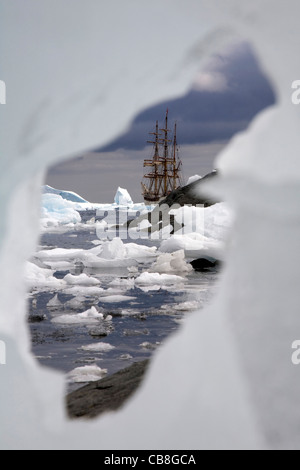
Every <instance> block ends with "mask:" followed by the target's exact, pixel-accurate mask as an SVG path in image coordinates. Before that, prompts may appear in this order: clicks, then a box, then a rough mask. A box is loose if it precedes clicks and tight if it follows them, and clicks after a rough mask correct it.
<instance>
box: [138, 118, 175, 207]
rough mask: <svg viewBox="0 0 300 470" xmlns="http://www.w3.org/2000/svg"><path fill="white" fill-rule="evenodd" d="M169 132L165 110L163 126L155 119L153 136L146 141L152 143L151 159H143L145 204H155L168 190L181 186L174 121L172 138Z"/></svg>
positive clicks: (168, 192)
mask: <svg viewBox="0 0 300 470" xmlns="http://www.w3.org/2000/svg"><path fill="white" fill-rule="evenodd" d="M170 133H171V130H170V129H168V110H167V112H166V118H165V125H164V128H162V129H159V125H158V121H156V128H155V132H150V135H153V136H154V138H153V139H152V140H148V141H147V142H148V143H149V144H152V145H153V157H152V159H147V160H144V168H145V174H144V179H143V182H142V195H143V197H144V200H145V202H146V203H147V204H157V203H158V202H159V201H160V200H161V199H164V198H165V197H166V196H168V194H170V192H172V191H174V190H175V189H178V188H179V187H181V186H182V175H181V167H182V162H181V160H180V159H179V158H178V146H177V136H176V134H177V124H176V123H175V125H174V132H173V138H170Z"/></svg>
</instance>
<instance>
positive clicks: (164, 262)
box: [148, 250, 193, 274]
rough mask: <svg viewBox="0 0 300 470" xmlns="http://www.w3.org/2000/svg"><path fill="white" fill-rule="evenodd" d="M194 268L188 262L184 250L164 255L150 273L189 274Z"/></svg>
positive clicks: (159, 257) (158, 259) (160, 256)
mask: <svg viewBox="0 0 300 470" xmlns="http://www.w3.org/2000/svg"><path fill="white" fill-rule="evenodd" d="M192 270H193V268H192V266H191V265H190V264H189V263H187V262H186V260H185V254H184V250H179V251H176V252H174V253H163V254H161V255H159V256H158V258H157V260H156V262H155V263H154V264H153V265H152V266H151V268H150V269H149V270H148V271H149V272H150V273H181V274H183V273H189V272H191V271H192Z"/></svg>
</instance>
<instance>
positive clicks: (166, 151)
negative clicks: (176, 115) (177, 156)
mask: <svg viewBox="0 0 300 470" xmlns="http://www.w3.org/2000/svg"><path fill="white" fill-rule="evenodd" d="M168 113H169V110H168V109H167V112H166V120H165V128H164V129H160V130H161V131H162V132H164V134H165V138H164V139H162V142H163V144H164V156H163V160H164V161H163V166H164V193H165V194H167V193H168V157H169V143H170V140H169V139H168V132H170V129H168Z"/></svg>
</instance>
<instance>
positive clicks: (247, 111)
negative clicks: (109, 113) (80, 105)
mask: <svg viewBox="0 0 300 470" xmlns="http://www.w3.org/2000/svg"><path fill="white" fill-rule="evenodd" d="M273 103H274V94H273V91H272V89H271V87H270V85H269V83H268V81H267V79H266V78H265V76H264V75H263V74H262V72H261V70H260V68H259V65H258V64H257V61H256V59H255V57H254V55H253V53H252V51H251V49H250V47H249V46H248V45H247V44H246V43H240V44H235V45H232V46H231V47H227V49H226V50H224V51H222V53H221V54H218V55H214V56H213V57H212V59H211V61H210V63H209V64H208V65H207V67H206V68H205V70H204V71H202V72H201V73H199V74H198V75H197V76H196V77H195V80H194V84H193V86H192V88H191V90H190V91H189V92H188V93H187V94H186V95H185V96H183V97H181V98H178V99H176V100H173V101H168V102H163V103H161V104H159V105H156V106H153V107H151V108H149V109H147V110H145V111H144V112H142V113H141V114H139V115H138V116H136V118H135V120H134V122H133V123H132V125H131V128H130V130H129V131H128V132H127V133H126V134H125V135H122V136H120V137H119V138H118V139H116V140H115V141H114V142H111V143H110V144H109V145H107V146H106V147H105V148H102V149H95V151H94V152H89V153H87V154H84V155H82V156H81V157H79V158H77V159H73V160H71V161H68V162H64V163H62V164H60V165H57V166H55V167H53V168H51V169H50V170H49V173H48V176H47V181H46V182H47V184H49V185H50V186H53V187H55V188H58V189H68V190H72V191H75V192H77V193H79V194H80V195H81V196H83V197H85V198H86V199H87V200H89V201H91V202H112V201H113V198H114V194H115V192H116V189H117V187H118V186H121V187H124V188H127V189H128V190H129V192H130V194H131V196H132V198H133V200H134V201H136V202H139V201H141V200H142V196H141V185H140V183H141V180H142V176H143V159H144V158H150V156H151V155H152V154H151V152H152V148H151V145H147V144H146V141H147V140H148V138H149V136H148V133H149V132H151V131H153V130H154V128H155V121H156V120H159V123H160V125H163V122H164V117H165V113H166V109H167V108H168V109H169V128H172V127H173V124H174V123H175V121H176V122H177V129H178V132H177V137H178V143H179V145H180V158H181V159H182V162H183V171H184V176H185V177H186V178H188V177H189V176H192V175H194V174H199V175H204V174H206V173H208V172H209V171H211V170H212V169H213V168H214V167H215V165H214V159H215V157H216V155H217V154H218V153H219V152H220V150H221V149H222V148H223V147H224V145H226V143H227V142H228V140H229V139H230V138H231V137H232V136H233V135H234V134H235V133H236V132H238V131H240V130H242V129H245V128H246V127H247V126H248V124H249V122H250V121H251V120H252V119H253V117H254V116H255V115H256V114H257V113H258V112H259V111H260V110H261V109H263V108H265V107H267V106H270V105H272V104H273ZM100 132H101V129H99V133H100Z"/></svg>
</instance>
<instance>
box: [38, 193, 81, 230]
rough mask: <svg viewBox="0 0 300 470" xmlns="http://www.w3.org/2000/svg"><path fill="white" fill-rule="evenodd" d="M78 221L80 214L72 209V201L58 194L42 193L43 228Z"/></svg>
mask: <svg viewBox="0 0 300 470" xmlns="http://www.w3.org/2000/svg"><path fill="white" fill-rule="evenodd" d="M79 222H81V217H80V214H79V212H77V211H76V210H75V209H74V204H73V203H72V202H70V201H68V200H66V199H64V198H63V197H62V196H60V195H58V194H50V193H45V194H43V195H42V213H41V223H42V227H43V228H48V227H55V226H58V225H67V224H77V223H79Z"/></svg>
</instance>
